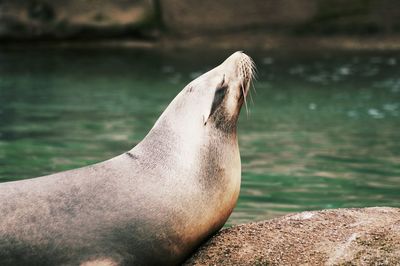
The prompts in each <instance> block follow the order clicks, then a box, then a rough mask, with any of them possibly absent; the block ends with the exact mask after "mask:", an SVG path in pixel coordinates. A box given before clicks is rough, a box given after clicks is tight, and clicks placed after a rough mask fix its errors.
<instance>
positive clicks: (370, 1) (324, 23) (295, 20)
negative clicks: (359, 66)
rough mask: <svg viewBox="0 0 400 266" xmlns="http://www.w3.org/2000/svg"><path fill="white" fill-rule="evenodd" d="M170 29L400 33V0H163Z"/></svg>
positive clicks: (186, 31)
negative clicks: (399, 0)
mask: <svg viewBox="0 0 400 266" xmlns="http://www.w3.org/2000/svg"><path fill="white" fill-rule="evenodd" d="M160 3H161V10H162V17H163V21H164V24H165V26H166V28H167V29H168V30H169V31H171V32H172V33H176V34H178V35H179V34H180V35H193V34H205V33H207V34H212V33H213V34H215V35H216V34H219V33H226V32H230V33H232V32H241V31H244V30H252V31H256V32H264V33H270V32H283V33H285V34H289V35H290V34H295V35H297V34H301V35H304V34H371V33H374V34H376V33H381V34H382V33H389V34H390V33H393V32H400V8H399V2H398V1H396V0H353V1H348V0H280V1H276V0H249V1H240V0H221V1H212V0H204V1H195V0H186V1H180V0H161V1H160Z"/></svg>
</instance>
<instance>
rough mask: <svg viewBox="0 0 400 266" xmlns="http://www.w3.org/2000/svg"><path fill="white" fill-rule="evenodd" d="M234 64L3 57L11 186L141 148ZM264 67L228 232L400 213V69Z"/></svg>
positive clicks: (353, 64)
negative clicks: (294, 218)
mask: <svg viewBox="0 0 400 266" xmlns="http://www.w3.org/2000/svg"><path fill="white" fill-rule="evenodd" d="M229 54H230V52H214V53H213V52H204V51H194V52H190V53H189V52H182V51H179V52H177V53H176V54H174V53H169V54H163V53H162V52H155V51H132V50H123V51H114V50H91V51H79V50H71V51H61V50H50V51H49V50H44V49H37V50H35V51H23V50H9V51H2V52H0V180H1V181H9V180H17V179H23V178H29V177H33V176H39V175H44V174H48V173H52V172H55V171H61V170H65V169H71V168H76V167H79V166H83V165H87V164H90V163H94V162H98V161H101V160H104V159H107V158H110V157H113V156H115V155H117V154H119V153H121V152H123V151H126V150H128V149H130V148H131V147H132V146H133V145H135V144H136V143H137V142H139V141H140V140H141V139H142V138H143V137H144V136H145V134H146V133H147V131H148V130H149V129H150V127H151V126H152V124H153V123H154V122H155V120H156V118H157V117H158V116H159V114H160V113H161V112H162V110H163V109H164V108H165V107H166V105H167V104H168V103H169V102H170V101H171V99H172V98H173V97H174V96H175V95H176V94H177V93H178V92H179V91H180V89H181V88H182V87H183V86H184V85H185V84H186V83H188V82H189V81H190V80H191V79H193V78H195V77H197V76H199V75H200V74H201V73H202V72H204V71H205V70H207V69H209V68H211V67H213V66H215V65H217V64H219V63H220V62H221V61H222V60H223V58H224V57H227V56H228V55H229ZM249 54H250V55H253V54H252V53H249ZM205 55H207V56H205ZM254 57H255V61H256V63H257V65H258V81H257V82H256V91H253V92H252V98H253V101H254V104H250V114H249V115H246V114H245V112H243V114H242V117H241V118H240V122H239V141H240V149H241V155H242V168H243V174H242V179H243V180H242V190H241V195H240V199H239V202H238V206H237V208H236V209H235V211H234V213H233V214H232V216H231V218H230V220H229V223H230V224H236V223H242V222H246V221H250V220H260V219H265V218H271V217H274V216H278V215H282V214H285V213H287V212H294V211H301V210H313V209H321V208H337V207H362V206H383V205H387V206H397V207H400V133H399V128H400V68H399V66H400V58H399V57H398V56H396V55H395V54H391V53H382V52H369V53H365V52H363V53H361V52H358V53H357V52H353V53H316V54H313V55H304V54H302V55H300V54H290V55H285V54H283V53H277V52H266V53H254ZM207 58H208V59H207ZM249 102H251V101H249Z"/></svg>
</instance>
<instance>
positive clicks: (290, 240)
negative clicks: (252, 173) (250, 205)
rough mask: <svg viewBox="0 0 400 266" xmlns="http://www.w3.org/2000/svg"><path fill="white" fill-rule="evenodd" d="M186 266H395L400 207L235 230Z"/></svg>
mask: <svg viewBox="0 0 400 266" xmlns="http://www.w3.org/2000/svg"><path fill="white" fill-rule="evenodd" d="M186 265H400V209H397V208H386V207H376V208H365V209H336V210H323V211H313V212H302V213H297V214H291V215H287V216H283V217H280V218H276V219H273V220H268V221H263V222H258V223H250V224H244V225H239V226H235V227H232V228H228V229H224V230H222V231H220V232H219V233H218V234H217V235H216V236H214V237H213V238H212V239H210V240H209V241H208V242H207V243H205V244H204V245H203V246H202V247H201V248H200V249H199V250H198V251H197V253H195V254H194V255H193V257H192V258H190V259H189V260H188V261H187V262H186Z"/></svg>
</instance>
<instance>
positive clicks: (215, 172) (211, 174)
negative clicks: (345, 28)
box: [0, 52, 253, 266]
mask: <svg viewBox="0 0 400 266" xmlns="http://www.w3.org/2000/svg"><path fill="white" fill-rule="evenodd" d="M252 75H253V61H252V60H251V58H250V57H248V56H247V55H245V54H244V53H243V52H236V53H234V54H233V55H231V56H230V57H229V58H228V59H226V60H225V61H224V62H223V63H222V64H221V65H219V66H218V67H216V68H214V69H212V70H210V71H209V72H207V73H205V74H204V75H202V76H200V77H199V78H197V79H195V80H193V81H192V82H190V83H189V84H188V85H187V86H186V87H185V88H184V89H183V90H182V91H181V92H180V93H179V94H178V95H177V96H176V97H175V99H174V100H173V101H172V102H171V103H170V104H169V106H168V107H167V108H166V110H165V111H164V112H163V113H162V115H161V116H160V117H159V119H158V120H157V122H156V123H155V125H154V127H153V128H152V129H151V130H150V132H149V133H148V134H147V136H146V137H145V138H144V139H143V140H142V141H141V142H140V143H139V144H138V145H137V146H135V147H134V148H133V149H131V150H130V151H128V152H126V153H123V154H121V155H119V156H117V157H114V158H112V159H110V160H107V161H104V162H101V163H97V164H94V165H90V166H86V167H83V168H79V169H74V170H70V171H66V172H61V173H56V174H52V175H48V176H43V177H38V178H34V179H28V180H23V181H16V182H8V183H3V184H1V185H0V202H1V205H0V265H3V266H4V265H85V266H88V265H176V264H179V263H181V262H182V261H183V260H184V259H185V258H186V257H187V256H188V255H190V253H191V252H192V251H193V250H194V249H195V248H196V247H197V246H198V245H199V244H200V243H201V242H202V241H204V240H205V239H206V238H207V237H209V236H210V235H211V234H213V233H214V232H216V231H217V230H219V229H220V228H221V227H222V226H223V224H224V223H225V222H226V220H227V219H228V217H229V215H230V213H231V212H232V210H233V208H234V206H235V204H236V201H237V198H238V194H239V189H240V179H241V165H240V156H239V149H238V141H237V135H236V124H237V120H238V116H239V112H240V109H241V106H242V104H243V102H244V101H245V99H246V95H247V93H248V91H249V86H250V82H251V79H252Z"/></svg>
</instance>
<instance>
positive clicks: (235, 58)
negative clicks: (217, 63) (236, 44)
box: [224, 51, 249, 64]
mask: <svg viewBox="0 0 400 266" xmlns="http://www.w3.org/2000/svg"><path fill="white" fill-rule="evenodd" d="M248 57H249V56H248V55H246V54H245V53H244V52H243V51H237V52H235V53H233V54H232V55H231V56H229V57H228V58H227V59H226V60H225V62H224V64H225V63H227V64H239V62H240V61H242V60H243V59H244V58H248Z"/></svg>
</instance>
